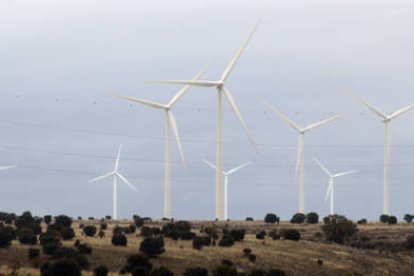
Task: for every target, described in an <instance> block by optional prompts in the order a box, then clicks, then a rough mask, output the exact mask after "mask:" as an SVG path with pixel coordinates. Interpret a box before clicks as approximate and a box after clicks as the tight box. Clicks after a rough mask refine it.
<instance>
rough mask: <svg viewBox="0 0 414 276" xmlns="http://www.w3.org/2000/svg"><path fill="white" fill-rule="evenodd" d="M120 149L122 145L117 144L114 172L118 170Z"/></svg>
mask: <svg viewBox="0 0 414 276" xmlns="http://www.w3.org/2000/svg"><path fill="white" fill-rule="evenodd" d="M121 149H122V143H120V144H119V147H118V153H117V155H116V161H115V172H117V171H118V168H119V159H120V157H121Z"/></svg>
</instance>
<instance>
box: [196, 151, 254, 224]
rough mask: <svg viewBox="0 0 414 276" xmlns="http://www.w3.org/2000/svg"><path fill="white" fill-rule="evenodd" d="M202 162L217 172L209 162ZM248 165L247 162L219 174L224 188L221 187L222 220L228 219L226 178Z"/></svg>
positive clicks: (227, 182) (227, 181)
mask: <svg viewBox="0 0 414 276" xmlns="http://www.w3.org/2000/svg"><path fill="white" fill-rule="evenodd" d="M203 161H204V163H206V164H207V165H208V166H210V167H211V168H212V169H213V170H215V171H216V170H217V167H216V166H214V165H213V164H211V163H210V162H208V161H207V160H204V159H203ZM250 164H251V163H250V162H247V163H244V164H243V165H240V166H238V167H235V168H233V169H231V170H229V171H227V172H226V171H222V172H221V173H222V175H223V176H224V187H223V190H224V195H223V197H224V220H227V219H228V184H229V180H228V177H229V176H230V175H231V174H233V173H235V172H237V171H238V170H241V169H242V168H244V167H246V166H247V165H250Z"/></svg>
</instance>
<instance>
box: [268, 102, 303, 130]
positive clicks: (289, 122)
mask: <svg viewBox="0 0 414 276" xmlns="http://www.w3.org/2000/svg"><path fill="white" fill-rule="evenodd" d="M262 103H263V104H264V105H266V106H267V107H268V108H269V109H270V110H271V111H272V112H273V113H275V114H276V115H277V116H279V117H280V118H282V119H283V120H284V121H285V122H286V123H288V124H289V125H290V126H291V127H293V128H294V129H296V130H297V131H302V129H301V128H300V127H299V126H298V125H297V124H296V123H295V122H294V121H292V120H291V119H290V118H289V117H288V116H286V115H285V114H283V113H282V112H280V111H279V110H277V109H276V108H274V107H273V106H272V105H270V104H269V103H267V102H265V101H264V100H262Z"/></svg>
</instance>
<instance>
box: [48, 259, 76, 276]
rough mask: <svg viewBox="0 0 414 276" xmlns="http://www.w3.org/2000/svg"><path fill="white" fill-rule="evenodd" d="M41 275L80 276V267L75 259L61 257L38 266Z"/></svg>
mask: <svg viewBox="0 0 414 276" xmlns="http://www.w3.org/2000/svg"><path fill="white" fill-rule="evenodd" d="M40 272H41V275H47V276H61V275H66V276H80V275H81V268H80V267H79V265H78V264H77V263H76V261H75V260H73V259H69V258H61V259H58V260H55V261H51V262H46V263H44V264H43V265H42V266H41V267H40Z"/></svg>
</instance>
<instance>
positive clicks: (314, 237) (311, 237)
mask: <svg viewBox="0 0 414 276" xmlns="http://www.w3.org/2000/svg"><path fill="white" fill-rule="evenodd" d="M131 223H132V222H131V221H122V222H118V223H117V225H119V226H127V225H129V224H131ZM191 223H192V227H193V231H194V232H196V233H198V232H199V230H200V229H201V227H203V226H209V225H212V224H214V225H216V227H218V228H224V227H226V226H227V227H229V228H243V229H246V233H247V234H246V236H245V238H244V240H243V241H241V242H236V243H235V244H234V245H233V246H231V247H219V246H205V247H203V248H202V249H201V250H195V249H193V247H192V242H191V241H182V240H177V241H174V240H172V239H169V238H165V253H163V254H161V255H160V256H158V257H157V258H154V259H152V261H151V262H152V263H153V265H154V266H156V267H157V266H165V267H168V268H169V269H170V270H172V271H173V272H174V273H175V275H182V274H183V271H184V270H185V269H186V268H188V267H196V266H201V267H205V268H207V269H208V270H209V272H211V271H213V269H214V268H215V267H216V266H217V265H219V264H220V263H221V260H223V259H227V260H231V261H232V262H234V263H235V265H236V267H237V269H238V271H240V272H246V273H248V272H250V271H251V270H252V269H254V268H263V269H270V268H278V269H282V270H283V271H285V272H286V273H287V275H414V251H409V250H407V249H404V248H403V247H402V246H400V245H401V244H402V243H403V242H404V241H405V238H406V237H407V236H408V235H413V234H414V225H410V224H405V223H401V224H397V225H385V224H379V223H378V224H377V223H374V224H372V223H371V224H366V225H359V226H358V228H359V232H358V234H357V235H356V237H355V238H354V241H349V242H347V244H346V245H338V244H335V243H331V242H327V241H326V240H325V238H324V235H323V233H322V231H321V228H320V225H321V223H319V224H316V225H313V224H300V225H293V224H290V223H288V222H282V223H280V224H266V223H264V222H260V221H254V222H246V221H232V222H206V221H193V222H191ZM80 224H85V225H90V224H95V225H96V226H97V227H98V228H99V221H77V222H74V223H73V228H74V229H75V231H76V238H75V239H74V240H76V239H79V240H80V241H81V242H86V243H88V244H90V245H91V246H92V248H93V252H92V254H91V255H89V256H88V260H89V263H90V269H91V271H92V270H93V268H95V267H97V266H99V265H105V266H106V267H107V268H108V269H109V270H110V271H111V273H110V275H118V272H119V271H120V269H121V268H122V267H123V266H124V265H125V263H126V258H127V256H129V255H130V254H133V253H138V248H139V244H140V242H141V241H142V237H140V235H139V233H140V231H139V229H137V231H136V233H134V234H129V235H127V237H128V245H127V246H126V247H122V246H113V245H112V243H111V237H112V228H113V227H114V226H115V223H114V222H111V221H109V222H108V229H107V230H106V235H105V237H103V238H99V237H86V236H85V235H84V234H83V233H82V231H81V229H80V228H79V225H80ZM146 225H147V224H146ZM148 226H158V227H161V226H162V223H161V222H153V223H150V224H148ZM282 228H296V229H298V230H299V231H300V233H301V240H299V241H289V240H283V239H282V240H272V239H271V238H269V237H266V238H265V239H264V240H259V239H256V237H255V234H256V233H257V232H258V231H260V230H265V231H267V232H268V231H270V230H272V229H282ZM74 240H73V241H64V242H63V244H64V245H66V246H69V247H71V246H73V244H74ZM357 243H358V244H359V246H358V247H359V248H358V247H356V245H357ZM351 245H353V246H351ZM361 245H363V246H361ZM364 245H365V246H364ZM29 247H33V246H28V245H22V244H20V243H19V242H18V241H13V243H12V245H11V246H10V247H8V248H2V249H0V267H1V269H0V275H12V274H14V275H40V272H39V269H37V268H33V267H32V265H33V264H32V263H30V262H28V261H27V251H28V248H29ZM35 247H38V248H39V249H41V247H40V245H37V246H35ZM244 248H251V249H252V253H253V254H255V255H256V256H257V260H256V262H250V261H249V260H248V259H247V258H246V257H244V256H243V249H244ZM41 254H42V253H41ZM41 258H43V259H47V258H48V257H47V256H43V255H41ZM318 260H322V262H323V264H318V262H317V261H318ZM91 271H84V272H83V274H84V275H93V273H92V272H91Z"/></svg>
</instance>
